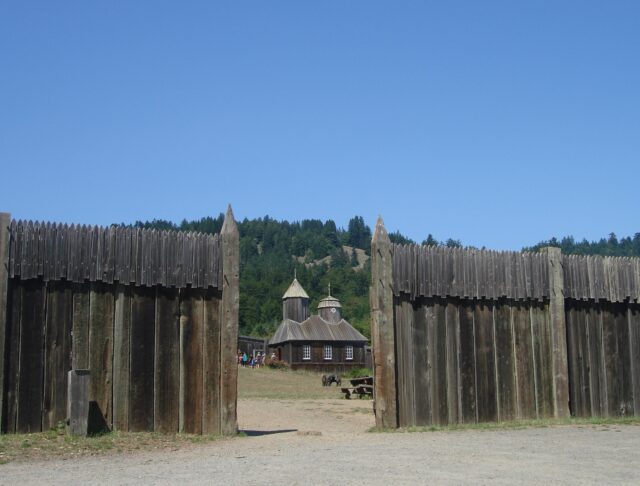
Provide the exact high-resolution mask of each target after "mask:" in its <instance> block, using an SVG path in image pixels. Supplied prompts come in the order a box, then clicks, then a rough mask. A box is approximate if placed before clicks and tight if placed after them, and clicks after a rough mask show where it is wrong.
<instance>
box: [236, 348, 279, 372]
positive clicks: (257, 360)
mask: <svg viewBox="0 0 640 486" xmlns="http://www.w3.org/2000/svg"><path fill="white" fill-rule="evenodd" d="M275 357H276V355H275V353H273V354H272V356H271V359H274V358H275ZM265 359H266V353H262V352H261V351H258V352H257V353H256V354H255V355H254V356H250V355H247V353H243V352H242V351H241V350H240V349H238V365H239V366H242V367H243V368H246V367H247V366H249V367H251V369H255V368H260V366H262V365H264V360H265Z"/></svg>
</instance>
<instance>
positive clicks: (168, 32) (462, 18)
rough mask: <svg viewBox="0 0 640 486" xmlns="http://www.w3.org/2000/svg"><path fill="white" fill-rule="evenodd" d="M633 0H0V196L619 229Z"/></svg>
mask: <svg viewBox="0 0 640 486" xmlns="http://www.w3.org/2000/svg"><path fill="white" fill-rule="evenodd" d="M639 176H640V2H637V1H627V2H625V1H614V2H605V1H599V2H594V1H530V2H513V1H499V2H494V1H485V2H477V1H467V2H464V1H452V2H428V1H403V2H375V1H366V2H365V1H361V2H358V1H350V2H343V1H322V2H300V1H287V2H285V1H269V2H265V1H255V2H247V1H238V0H235V1H229V2H210V1H202V2H193V1H180V2H162V1H153V2H151V1H147V2H142V1H139V2H124V1H121V2H112V1H109V2H106V1H102V2H98V1H86V0H83V1H61V2H51V1H41V2H38V1H30V2H24V1H8V0H5V1H4V2H2V3H1V4H0V179H1V180H3V182H4V183H3V184H2V189H1V190H0V210H2V211H9V212H11V213H12V214H13V215H14V217H17V218H30V219H40V220H51V221H65V222H80V223H96V224H109V223H112V222H133V221H135V220H138V219H142V220H146V219H153V218H163V219H169V220H173V221H180V220H182V219H183V218H187V219H194V218H200V217H202V216H206V215H217V214H218V213H219V212H220V211H223V210H224V209H225V208H226V204H227V203H228V202H231V203H232V205H233V207H234V210H235V213H236V216H237V217H238V218H239V219H242V218H245V217H248V218H254V217H260V216H264V215H265V214H268V215H269V216H271V217H274V218H277V219H288V220H300V219H304V218H320V219H329V218H331V219H333V220H335V221H336V223H337V224H338V225H339V226H346V225H347V222H348V220H349V218H351V217H352V216H353V215H362V216H364V218H365V220H366V221H367V223H368V224H370V225H373V224H374V222H375V218H376V216H377V215H378V214H382V216H383V217H384V219H385V222H386V225H387V228H388V229H389V230H390V231H394V230H400V231H401V232H402V233H404V234H406V235H408V236H410V237H412V238H414V239H416V240H418V241H421V240H422V239H424V238H425V237H426V235H427V234H428V233H432V234H434V235H435V236H436V237H437V238H440V239H445V238H449V237H453V238H458V239H461V240H462V241H463V243H465V244H472V245H476V246H486V247H489V248H496V249H519V248H520V247H522V246H524V245H530V244H534V243H536V242H538V241H540V240H542V239H547V238H549V237H551V236H564V235H573V236H575V237H576V238H583V237H586V238H587V239H595V238H599V237H601V236H606V235H607V234H608V233H610V232H612V231H613V232H615V233H616V234H617V235H618V236H625V235H632V234H633V233H635V232H638V231H640V224H639V221H640V196H639V194H638V180H639Z"/></svg>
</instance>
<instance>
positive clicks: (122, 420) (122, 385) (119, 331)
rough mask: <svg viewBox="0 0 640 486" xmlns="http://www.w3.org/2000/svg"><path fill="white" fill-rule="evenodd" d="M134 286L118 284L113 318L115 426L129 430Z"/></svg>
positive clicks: (117, 428)
mask: <svg viewBox="0 0 640 486" xmlns="http://www.w3.org/2000/svg"><path fill="white" fill-rule="evenodd" d="M132 294H133V287H131V286H128V285H117V286H116V289H115V314H114V320H113V428H114V430H122V431H128V430H129V408H130V397H129V393H130V389H131V386H130V375H131V366H130V361H131V305H132Z"/></svg>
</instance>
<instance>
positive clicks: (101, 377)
mask: <svg viewBox="0 0 640 486" xmlns="http://www.w3.org/2000/svg"><path fill="white" fill-rule="evenodd" d="M113 316H114V295H113V291H112V287H110V286H108V285H106V284H102V283H92V284H91V290H90V292H89V369H90V370H91V380H90V386H89V399H90V400H91V401H95V402H96V405H97V406H98V408H99V410H100V413H101V414H102V417H103V418H104V421H105V423H106V424H107V426H109V427H111V426H112V423H113V388H112V384H113Z"/></svg>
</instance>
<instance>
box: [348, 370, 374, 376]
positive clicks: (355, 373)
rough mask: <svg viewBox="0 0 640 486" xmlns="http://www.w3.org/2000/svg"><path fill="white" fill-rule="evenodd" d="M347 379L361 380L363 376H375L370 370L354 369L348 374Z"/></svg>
mask: <svg viewBox="0 0 640 486" xmlns="http://www.w3.org/2000/svg"><path fill="white" fill-rule="evenodd" d="M344 376H345V378H361V377H363V376H373V371H371V370H370V369H369V368H353V369H352V370H350V371H349V372H348V373H347V374H345V375H344Z"/></svg>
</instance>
